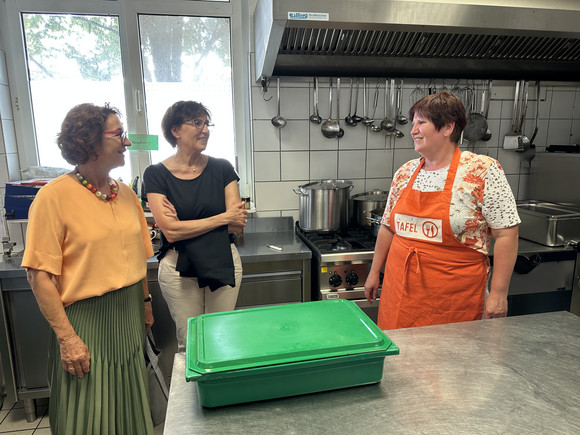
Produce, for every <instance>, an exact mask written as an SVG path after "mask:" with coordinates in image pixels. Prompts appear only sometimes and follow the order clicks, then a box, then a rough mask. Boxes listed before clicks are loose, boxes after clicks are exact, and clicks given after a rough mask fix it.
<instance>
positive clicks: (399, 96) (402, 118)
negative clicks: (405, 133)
mask: <svg viewBox="0 0 580 435" xmlns="http://www.w3.org/2000/svg"><path fill="white" fill-rule="evenodd" d="M400 86H401V88H400V89H398V88H397V123H398V124H399V125H405V124H406V123H407V122H409V120H408V119H407V117H406V116H405V115H403V114H401V111H402V109H403V107H402V100H403V80H401V81H400Z"/></svg>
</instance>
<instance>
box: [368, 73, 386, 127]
mask: <svg viewBox="0 0 580 435" xmlns="http://www.w3.org/2000/svg"><path fill="white" fill-rule="evenodd" d="M379 87H380V84H379V81H378V80H377V87H376V89H375V97H374V100H373V116H372V118H371V121H372V123H371V125H370V128H371V130H372V131H374V132H375V133H378V132H379V131H382V130H383V128H382V127H381V126H380V125H375V115H376V113H377V105H378V104H379Z"/></svg>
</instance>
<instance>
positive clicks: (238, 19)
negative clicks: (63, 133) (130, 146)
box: [0, 0, 252, 195]
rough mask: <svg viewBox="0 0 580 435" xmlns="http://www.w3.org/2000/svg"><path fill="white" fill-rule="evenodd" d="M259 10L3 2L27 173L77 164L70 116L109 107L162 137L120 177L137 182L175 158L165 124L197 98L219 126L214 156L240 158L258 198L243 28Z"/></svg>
mask: <svg viewBox="0 0 580 435" xmlns="http://www.w3.org/2000/svg"><path fill="white" fill-rule="evenodd" d="M249 3H250V0H239V1H235V2H232V1H221V0H217V1H197V0H196V1H192V0H170V1H169V0H149V1H147V2H144V1H142V0H119V1H115V0H75V1H70V0H51V1H50V2H47V1H46V0H5V1H4V2H2V3H0V10H2V11H3V10H6V14H5V15H4V14H3V15H4V16H2V17H0V22H1V23H2V25H3V29H2V30H3V31H2V35H1V37H2V38H4V37H5V36H9V39H10V41H9V42H8V41H5V40H3V41H2V42H3V46H4V49H5V50H6V54H7V57H8V58H9V60H10V63H11V65H13V70H14V71H15V72H16V73H15V74H13V75H12V76H11V77H10V80H11V83H10V88H11V92H12V93H13V94H14V95H16V96H17V98H18V110H17V111H16V112H15V115H14V116H15V124H17V125H18V128H17V132H16V134H17V141H18V146H19V149H18V153H19V160H20V166H21V169H25V168H26V167H27V166H34V165H42V166H58V167H69V165H67V164H66V162H65V161H64V160H63V159H62V158H61V155H60V150H58V148H57V146H56V144H55V135H56V133H57V132H58V131H59V129H60V123H61V122H62V120H63V118H64V116H65V114H66V112H67V111H68V110H69V109H70V108H71V107H73V106H74V105H75V104H78V103H80V102H87V101H89V102H93V103H95V104H104V103H106V102H109V103H110V104H111V105H113V106H115V107H117V108H118V109H119V110H120V111H121V114H122V115H123V119H122V121H123V123H124V124H125V127H126V129H127V130H128V132H129V134H158V135H160V137H159V150H158V151H137V150H132V151H130V152H129V158H127V159H126V162H127V163H126V165H125V167H123V168H119V169H118V170H117V173H114V172H113V173H112V174H111V175H113V176H115V177H119V176H121V178H122V179H123V180H124V181H126V182H128V181H130V180H131V179H132V178H134V177H135V176H139V175H142V173H143V171H144V170H145V168H146V167H147V166H148V165H149V164H151V163H155V162H157V161H160V160H163V159H164V158H166V157H167V156H168V155H170V153H171V152H173V149H172V148H170V147H169V145H168V144H167V143H166V142H165V139H164V138H163V137H162V135H161V134H160V133H161V128H160V123H161V118H162V116H163V113H164V112H165V110H166V109H167V107H169V105H171V104H173V103H174V102H175V101H177V100H182V99H193V100H196V101H200V102H202V103H203V104H204V105H206V106H207V107H208V108H209V109H210V111H211V113H212V120H213V122H214V123H215V124H216V127H215V128H214V129H213V130H212V137H211V139H210V142H209V145H208V150H207V153H208V154H210V155H214V156H219V157H225V158H227V159H229V160H230V161H232V163H234V165H235V166H236V168H237V169H238V172H239V174H240V177H241V178H242V181H241V183H242V186H243V189H242V190H243V192H242V193H245V194H249V195H251V191H250V190H251V182H252V180H251V153H250V145H249V144H250V114H249V112H250V103H249V95H250V92H249V91H250V90H249V83H250V80H249V62H248V54H249V33H248V30H246V29H248V28H249V26H248V25H244V24H242V23H243V21H245V22H246V23H249V15H250V12H249ZM4 24H5V26H4ZM242 29H244V31H242ZM177 36H178V37H177ZM170 53H171V55H172V56H174V57H172V58H171V61H169V62H168V61H167V58H166V57H165V56H166V55H168V54H170ZM164 68H166V69H165V70H164ZM167 68H169V69H167ZM234 71H235V73H234ZM27 97H28V98H27Z"/></svg>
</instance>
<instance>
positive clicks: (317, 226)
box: [293, 179, 353, 231]
mask: <svg viewBox="0 0 580 435" xmlns="http://www.w3.org/2000/svg"><path fill="white" fill-rule="evenodd" d="M352 188H353V184H352V181H348V180H333V179H323V180H320V181H315V182H312V183H307V184H304V185H302V186H299V187H298V188H294V189H293V190H294V193H296V194H297V195H299V196H300V208H299V225H300V227H301V228H302V229H303V230H306V231H338V230H341V229H345V228H346V227H347V226H348V205H349V204H348V203H349V199H350V191H351V189H352Z"/></svg>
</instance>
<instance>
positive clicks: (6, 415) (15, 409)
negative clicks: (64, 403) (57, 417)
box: [0, 399, 50, 435]
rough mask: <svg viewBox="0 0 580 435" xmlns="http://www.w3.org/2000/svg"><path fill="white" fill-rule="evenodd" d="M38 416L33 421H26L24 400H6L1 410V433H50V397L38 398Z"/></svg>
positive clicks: (38, 434)
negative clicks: (14, 401)
mask: <svg viewBox="0 0 580 435" xmlns="http://www.w3.org/2000/svg"><path fill="white" fill-rule="evenodd" d="M36 414H37V418H36V420H35V421H33V422H32V423H28V422H27V421H26V417H25V416H24V405H23V404H22V402H16V403H13V402H12V403H8V402H6V401H4V403H3V404H2V409H1V410H0V434H17V435H29V434H34V435H50V428H49V427H48V399H37V400H36Z"/></svg>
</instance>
